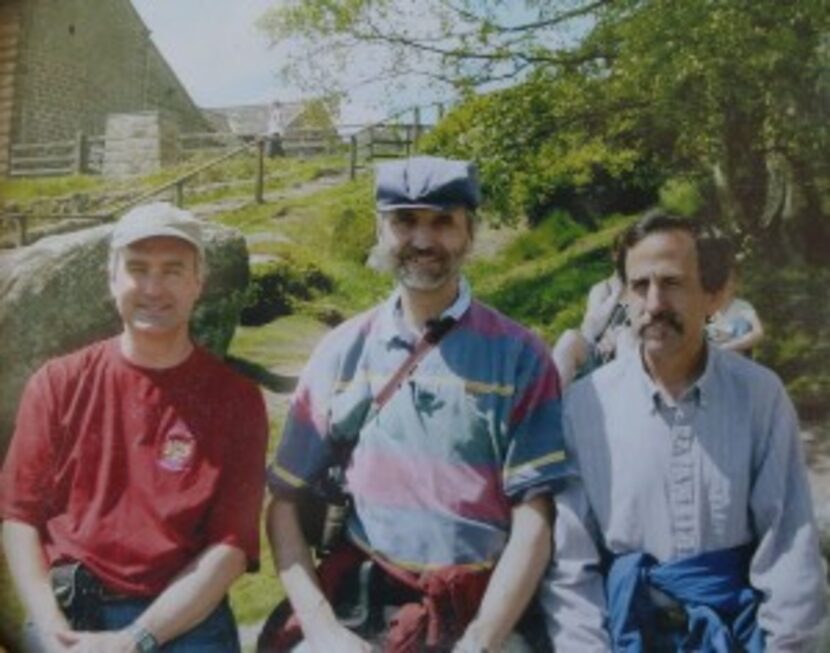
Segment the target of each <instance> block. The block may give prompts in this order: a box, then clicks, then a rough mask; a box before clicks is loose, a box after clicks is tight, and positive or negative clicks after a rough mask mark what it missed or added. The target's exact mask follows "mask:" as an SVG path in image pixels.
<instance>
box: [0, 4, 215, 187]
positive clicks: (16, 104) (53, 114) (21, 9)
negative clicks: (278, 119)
mask: <svg viewBox="0 0 830 653" xmlns="http://www.w3.org/2000/svg"><path fill="white" fill-rule="evenodd" d="M149 110H154V111H155V110H158V111H163V112H164V113H165V114H168V115H171V116H173V118H174V120H175V121H176V123H177V125H178V128H179V129H180V130H182V131H206V130H208V129H210V127H209V125H208V123H207V121H206V120H205V118H204V117H203V116H202V114H201V112H200V111H199V109H198V107H196V105H195V104H194V102H193V100H192V99H191V98H190V96H189V95H188V93H187V91H186V90H185V88H184V87H183V86H182V84H181V82H180V81H179V80H178V78H177V77H176V74H175V73H174V72H173V70H172V69H171V68H170V66H169V65H168V64H167V62H166V61H165V60H164V57H163V56H162V55H161V53H160V52H159V51H158V49H157V48H156V46H155V45H154V44H153V42H152V40H151V39H150V32H149V30H148V29H147V27H146V26H145V25H144V23H143V22H142V20H141V18H140V16H139V15H138V13H137V12H136V11H135V9H134V8H133V6H132V4H131V3H130V0H0V175H3V174H6V173H7V171H8V165H9V149H10V146H11V145H12V144H16V143H43V142H48V141H55V140H66V139H71V138H73V137H74V136H75V134H76V133H77V132H78V131H83V132H85V133H87V134H90V135H103V134H104V131H105V126H106V121H107V115H108V114H112V113H132V112H141V111H149Z"/></svg>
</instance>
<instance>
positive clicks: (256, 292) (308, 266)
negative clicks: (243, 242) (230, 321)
mask: <svg viewBox="0 0 830 653" xmlns="http://www.w3.org/2000/svg"><path fill="white" fill-rule="evenodd" d="M332 289H333V283H332V281H331V279H330V278H329V277H328V276H326V275H325V274H324V273H323V272H322V271H321V270H320V268H319V267H317V266H316V265H315V264H313V263H309V262H302V263H300V262H298V261H295V260H292V259H290V258H284V259H278V260H275V261H268V262H266V263H260V264H258V265H255V266H253V268H252V270H251V281H250V283H249V284H248V292H247V301H246V302H245V306H244V308H243V309H242V314H241V315H240V323H241V324H243V325H244V326H260V325H262V324H267V323H268V322H270V321H271V320H273V319H274V318H277V317H279V316H281V315H289V314H290V313H292V312H293V310H294V306H295V304H296V302H298V301H308V300H310V299H313V298H314V297H317V296H319V295H320V294H325V293H329V292H331V291H332Z"/></svg>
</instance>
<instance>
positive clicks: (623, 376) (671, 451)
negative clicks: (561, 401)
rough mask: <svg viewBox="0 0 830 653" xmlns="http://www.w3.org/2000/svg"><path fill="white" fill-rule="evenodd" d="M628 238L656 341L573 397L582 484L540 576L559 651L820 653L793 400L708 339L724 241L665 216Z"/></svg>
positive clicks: (621, 269) (815, 562)
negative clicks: (552, 557) (768, 652)
mask: <svg viewBox="0 0 830 653" xmlns="http://www.w3.org/2000/svg"><path fill="white" fill-rule="evenodd" d="M621 242H622V247H621V249H620V252H619V255H618V258H617V270H618V273H619V274H620V277H621V278H622V280H623V282H624V283H625V286H626V294H627V299H628V305H629V310H630V314H631V317H632V320H633V323H634V326H635V328H636V329H637V330H638V333H639V336H640V339H641V345H640V348H639V351H638V352H634V353H632V354H631V355H629V356H626V357H623V358H621V359H618V360H616V361H614V362H613V363H611V364H609V365H607V366H605V367H603V368H601V369H599V370H598V371H597V372H595V373H594V374H593V375H592V376H590V377H589V378H586V379H584V380H583V381H580V382H579V383H577V384H575V385H574V386H573V387H572V389H571V391H569V394H568V396H567V399H566V402H565V413H564V425H565V436H566V443H567V447H568V451H569V453H570V454H571V455H572V457H573V459H574V461H575V464H576V466H577V469H578V472H579V476H580V480H579V481H576V480H573V481H571V482H570V484H569V487H568V488H567V489H566V491H565V492H564V493H563V494H562V495H561V499H560V500H559V501H558V502H557V503H558V508H559V518H558V520H557V526H556V535H555V548H556V558H555V561H554V562H553V563H552V564H551V567H550V570H549V573H548V575H547V577H546V579H545V582H544V583H543V595H544V604H545V608H546V614H547V616H548V621H549V624H548V625H549V632H550V634H551V637H552V639H553V640H554V643H555V647H556V650H557V651H565V652H566V651H579V652H582V651H606V650H612V649H613V650H624V651H644V650H645V651H655V650H656V651H674V650H683V651H718V652H721V651H723V652H726V651H737V650H745V651H762V650H767V649H768V650H771V651H812V650H815V649H816V647H817V645H818V639H819V637H820V631H821V624H822V620H823V618H824V616H825V613H826V600H825V587H824V571H823V565H822V561H821V557H820V551H819V543H818V535H817V530H816V525H815V518H814V515H813V508H812V503H811V498H810V491H809V487H808V483H807V474H806V468H805V464H804V457H803V453H802V451H801V447H800V442H799V439H798V423H797V419H796V415H795V412H794V410H793V406H792V403H791V402H790V400H789V398H788V397H787V394H786V392H785V390H784V388H783V386H782V384H781V382H780V381H779V379H778V378H777V377H776V376H775V375H774V374H773V373H772V372H770V371H769V370H768V369H766V368H764V367H762V366H760V365H758V364H756V363H754V362H752V361H749V360H747V359H745V358H744V357H742V356H738V355H736V354H734V353H733V352H727V351H723V350H720V349H719V348H717V347H713V346H708V345H707V343H706V339H705V335H704V327H705V325H706V321H707V318H708V317H709V316H711V315H712V314H713V313H714V312H715V310H716V309H717V307H718V305H719V301H720V296H719V295H720V292H721V290H722V288H723V285H724V282H725V279H726V274H727V272H728V269H727V267H725V266H724V265H722V262H721V261H720V260H719V258H718V255H719V253H720V252H722V251H723V248H722V247H719V246H718V245H717V243H716V242H714V240H713V239H712V238H711V237H709V236H708V235H707V233H706V232H705V230H703V229H702V228H701V226H700V225H699V224H698V223H696V222H695V221H693V220H689V219H685V218H679V217H675V216H672V215H669V214H666V213H663V212H661V211H654V212H651V213H648V214H646V215H645V216H643V217H642V218H641V219H640V220H639V221H638V222H636V223H635V224H634V225H632V227H631V228H630V229H629V230H628V231H627V232H626V233H625V234H624V235H623V238H622V241H621Z"/></svg>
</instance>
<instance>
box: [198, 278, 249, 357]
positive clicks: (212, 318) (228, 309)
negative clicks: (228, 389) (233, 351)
mask: <svg viewBox="0 0 830 653" xmlns="http://www.w3.org/2000/svg"><path fill="white" fill-rule="evenodd" d="M246 301H247V294H246V293H245V292H242V291H234V292H231V293H228V294H227V295H226V296H224V297H221V298H219V297H213V298H212V299H211V303H210V305H208V304H207V303H199V304H197V305H196V308H195V310H194V311H193V317H192V318H191V320H190V326H191V331H192V332H193V336H194V338H195V339H196V340H197V341H198V342H199V343H200V344H201V345H203V346H204V347H206V348H207V349H209V350H210V351H212V352H213V353H214V354H216V355H217V356H222V355H224V353H225V352H226V351H227V350H228V347H229V345H230V343H231V340H232V339H233V333H234V330H235V329H236V324H237V322H239V316H240V313H241V311H242V309H243V306H244V305H245V303H246Z"/></svg>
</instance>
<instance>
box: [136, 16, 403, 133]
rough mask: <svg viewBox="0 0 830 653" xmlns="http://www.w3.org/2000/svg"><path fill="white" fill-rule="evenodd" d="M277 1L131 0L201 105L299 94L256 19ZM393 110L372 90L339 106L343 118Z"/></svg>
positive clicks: (368, 117)
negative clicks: (281, 76) (282, 76)
mask: <svg viewBox="0 0 830 653" xmlns="http://www.w3.org/2000/svg"><path fill="white" fill-rule="evenodd" d="M274 2H275V0H210V1H209V2H206V1H205V0H132V3H133V5H134V6H135V8H136V10H137V11H138V13H139V14H140V15H141V17H142V19H143V20H144V23H145V24H146V26H147V28H148V29H149V30H150V32H151V38H152V39H153V42H154V43H155V44H156V46H157V47H158V48H159V50H160V51H161V52H162V54H163V55H164V56H165V58H166V59H167V61H168V63H169V64H170V65H171V66H172V68H173V70H174V71H175V72H176V74H177V75H178V77H179V79H180V80H181V81H182V83H183V84H184V85H185V87H186V88H187V90H188V91H189V93H190V95H191V97H193V99H194V100H195V102H196V104H198V105H199V106H201V107H208V108H209V107H221V106H230V105H238V104H258V103H264V102H269V101H272V100H282V101H291V100H296V99H301V97H302V95H301V94H300V93H299V91H298V90H297V89H292V88H290V87H287V86H285V85H283V84H281V83H280V81H279V80H278V78H277V75H276V70H277V67H278V61H279V59H278V57H279V52H278V51H277V50H275V49H273V48H271V47H269V43H268V39H267V37H266V36H265V35H264V34H263V33H262V32H260V31H259V30H258V29H257V28H256V26H255V25H254V22H255V21H256V19H257V18H258V17H259V16H261V15H262V14H263V13H264V12H265V10H266V9H267V8H268V7H269V6H271V5H273V4H274ZM389 112H390V108H389V107H388V106H384V104H383V101H382V100H381V99H380V97H373V96H372V95H371V91H370V90H367V92H365V93H363V94H362V96H356V97H355V99H354V101H352V102H350V103H347V104H346V105H345V106H343V107H342V109H341V116H340V121H341V122H343V123H368V122H373V121H376V120H379V119H381V118H383V117H384V116H385V115H387V114H388V113H389Z"/></svg>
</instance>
